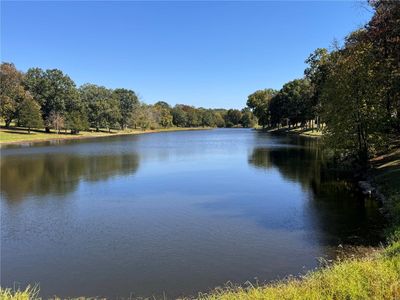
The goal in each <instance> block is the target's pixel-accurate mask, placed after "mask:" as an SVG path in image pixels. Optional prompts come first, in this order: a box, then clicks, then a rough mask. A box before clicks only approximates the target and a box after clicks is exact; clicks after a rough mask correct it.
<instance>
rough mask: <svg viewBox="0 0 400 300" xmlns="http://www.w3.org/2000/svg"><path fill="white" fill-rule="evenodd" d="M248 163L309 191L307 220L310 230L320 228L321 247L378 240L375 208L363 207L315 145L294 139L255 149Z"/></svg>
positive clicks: (371, 206)
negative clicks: (274, 171) (276, 171)
mask: <svg viewBox="0 0 400 300" xmlns="http://www.w3.org/2000/svg"><path fill="white" fill-rule="evenodd" d="M248 161H249V164H250V165H252V166H254V167H256V168H262V169H270V168H275V169H277V170H278V171H279V172H280V174H281V175H282V176H283V177H284V178H285V179H287V180H290V181H293V182H298V183H300V184H301V186H302V187H303V188H304V189H306V190H308V191H312V199H313V201H309V202H307V205H308V212H309V213H310V214H312V215H313V217H311V216H310V217H309V218H307V219H306V222H307V223H308V226H310V227H311V228H319V229H321V230H322V231H321V233H322V234H321V236H320V241H321V243H323V244H328V245H337V244H339V243H352V244H353V243H356V244H360V243H364V242H367V243H373V242H376V241H377V240H378V239H379V235H378V230H376V229H377V228H378V229H379V227H380V226H382V218H381V216H380V214H379V211H378V209H377V208H376V206H374V205H366V202H364V201H361V200H362V199H360V198H359V197H360V195H359V194H358V193H357V192H356V191H355V188H354V185H353V184H352V183H351V181H348V180H345V178H346V176H345V174H343V173H341V172H339V171H338V170H335V169H334V168H331V166H330V165H329V164H328V163H329V161H326V159H324V157H323V152H322V151H321V150H320V147H318V145H317V142H316V141H314V140H311V139H297V140H293V141H290V143H288V144H284V145H281V147H270V148H268V147H259V148H255V149H254V150H253V152H252V153H251V155H250V156H249V158H248Z"/></svg>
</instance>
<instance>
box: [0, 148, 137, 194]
mask: <svg viewBox="0 0 400 300" xmlns="http://www.w3.org/2000/svg"><path fill="white" fill-rule="evenodd" d="M138 167H139V156H138V155H137V154H136V153H122V154H119V155H118V154H115V153H113V154H112V155H78V154H67V153H62V154H57V155H52V154H48V153H47V154H37V155H33V156H32V155H31V156H7V157H5V158H3V159H2V160H1V164H0V172H1V193H2V195H3V196H4V197H5V199H7V200H9V201H20V200H22V199H24V198H25V197H26V196H32V195H33V196H48V195H57V194H58V195H65V194H68V193H71V192H73V191H75V190H76V188H77V186H78V184H79V182H80V181H81V180H85V181H100V180H105V179H107V178H110V177H113V176H116V175H127V174H132V173H134V172H136V171H137V169H138Z"/></svg>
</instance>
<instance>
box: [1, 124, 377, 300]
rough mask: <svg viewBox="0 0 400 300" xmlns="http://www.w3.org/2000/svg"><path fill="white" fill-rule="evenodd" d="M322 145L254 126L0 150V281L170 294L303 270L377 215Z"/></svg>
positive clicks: (81, 290) (360, 234) (66, 290)
mask: <svg viewBox="0 0 400 300" xmlns="http://www.w3.org/2000/svg"><path fill="white" fill-rule="evenodd" d="M318 144H319V141H318V140H317V139H311V138H301V137H297V136H273V135H270V134H268V133H262V132H258V131H254V130H250V129H215V130H204V131H180V132H168V133H157V134H143V135H131V136H114V137H107V138H96V139H87V140H75V141H71V140H69V141H68V140H64V141H57V142H45V143H38V144H34V145H29V146H28V145H27V146H16V145H13V146H8V147H3V148H2V150H1V285H2V286H3V287H4V286H8V287H13V286H18V285H20V286H21V287H24V286H25V285H26V284H28V283H31V284H32V283H40V289H41V295H42V296H45V297H46V296H51V295H58V296H61V297H63V296H70V297H73V296H105V297H110V298H116V297H129V296H135V297H137V296H143V297H144V296H152V295H155V296H160V295H166V296H167V297H177V296H179V295H194V294H196V293H197V292H199V291H202V292H205V291H209V290H210V289H212V288H214V287H216V286H221V285H223V284H225V283H226V282H228V281H230V282H234V283H244V282H246V281H250V282H253V283H254V282H265V281H271V280H276V279H279V278H283V277H285V276H287V275H289V274H293V275H297V274H300V273H304V272H305V271H307V270H310V269H312V268H315V267H317V266H318V265H319V260H318V258H325V259H329V258H332V257H334V256H335V254H336V250H337V249H338V248H337V246H338V245H339V244H355V245H362V244H376V243H378V242H379V232H380V229H381V227H382V224H383V218H382V216H381V214H380V213H379V211H378V207H377V205H376V204H375V203H374V201H371V200H364V199H363V198H362V197H361V196H360V195H359V194H358V193H357V192H356V191H355V189H354V187H353V186H352V184H351V183H350V182H347V181H346V180H343V179H341V177H340V175H339V174H338V173H337V171H334V170H332V169H330V168H327V162H326V159H325V157H324V153H323V152H322V151H321V148H320V146H319V145H318Z"/></svg>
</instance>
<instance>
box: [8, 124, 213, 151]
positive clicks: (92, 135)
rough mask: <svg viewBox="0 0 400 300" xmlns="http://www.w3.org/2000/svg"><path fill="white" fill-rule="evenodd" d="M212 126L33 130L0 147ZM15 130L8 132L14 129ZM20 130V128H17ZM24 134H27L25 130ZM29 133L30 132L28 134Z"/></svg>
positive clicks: (16, 133)
mask: <svg viewBox="0 0 400 300" xmlns="http://www.w3.org/2000/svg"><path fill="white" fill-rule="evenodd" d="M212 129H213V128H212V127H171V128H162V129H153V130H152V129H150V130H134V129H132V130H129V131H115V132H111V133H109V132H105V131H99V132H95V131H94V132H90V131H82V132H81V133H79V134H77V135H73V134H69V133H62V134H57V133H44V132H41V131H40V132H38V131H32V133H31V134H32V136H31V137H28V138H27V139H21V140H15V141H3V140H2V139H0V148H2V147H4V146H10V145H24V144H28V143H29V144H31V143H41V142H51V141H63V140H81V139H94V138H104V137H114V136H125V135H140V134H149V133H162V132H175V131H195V130H212ZM13 130H14V132H8V131H13ZM17 130H18V129H17ZM15 131H16V129H13V128H10V129H7V128H1V129H0V138H1V137H2V136H1V134H2V133H9V134H15V135H18V134H20V133H19V132H15ZM34 133H39V134H41V135H49V136H48V137H45V138H35V135H34ZM23 134H27V133H25V132H23ZM27 135H28V134H27Z"/></svg>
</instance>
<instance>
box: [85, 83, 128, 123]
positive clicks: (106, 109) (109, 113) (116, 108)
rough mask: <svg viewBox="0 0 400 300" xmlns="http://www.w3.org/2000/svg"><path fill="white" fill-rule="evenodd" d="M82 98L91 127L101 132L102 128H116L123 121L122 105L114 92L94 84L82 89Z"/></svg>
mask: <svg viewBox="0 0 400 300" xmlns="http://www.w3.org/2000/svg"><path fill="white" fill-rule="evenodd" d="M79 91H80V97H81V99H82V102H83V103H84V105H85V107H86V110H87V112H88V120H89V123H90V126H92V127H94V128H96V131H99V130H100V128H101V127H107V128H108V130H109V131H110V130H111V127H114V126H116V123H117V122H118V120H120V119H121V113H120V103H119V101H118V99H117V98H116V96H115V94H114V93H113V91H112V90H110V89H107V88H105V87H103V86H97V85H94V84H84V85H83V86H81V87H80V89H79Z"/></svg>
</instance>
